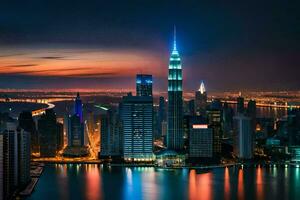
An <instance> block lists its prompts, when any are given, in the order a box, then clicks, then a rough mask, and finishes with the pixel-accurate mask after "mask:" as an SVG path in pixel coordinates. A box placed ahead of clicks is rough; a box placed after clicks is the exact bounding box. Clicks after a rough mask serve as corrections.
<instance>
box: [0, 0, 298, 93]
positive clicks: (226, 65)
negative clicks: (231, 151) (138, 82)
mask: <svg viewBox="0 0 300 200" xmlns="http://www.w3.org/2000/svg"><path fill="white" fill-rule="evenodd" d="M14 2H15V3H14ZM208 2H209V3H208ZM297 2H299V1H290V2H288V1H248V2H247V3H246V1H194V2H193V1H182V2H179V1H175V0H173V1H92V0H86V1H83V0H81V1H76V0H73V1H67V0H61V1H55V0H51V1H50V0H49V1H43V0H26V1H1V5H0V88H1V89H4V88H15V89H18V88H24V89H28V88H29V89H42V88H60V89H61V88H92V89H121V88H123V89H127V88H134V87H135V85H134V84H135V83H134V82H135V80H134V79H135V74H136V73H150V74H153V76H154V88H155V90H156V91H164V90H165V91H166V90H167V69H168V57H169V54H170V50H171V48H172V39H173V26H174V25H176V27H177V47H178V50H179V53H180V55H181V57H182V62H183V74H184V85H183V87H184V90H189V91H191V90H196V89H198V88H199V85H200V81H201V80H204V82H205V84H206V87H207V89H208V90H211V91H228V90H246V89H251V90H295V89H300V78H299V75H300V48H299V45H300V14H299V13H300V12H299V7H300V3H297Z"/></svg>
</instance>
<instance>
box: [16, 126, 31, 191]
mask: <svg viewBox="0 0 300 200" xmlns="http://www.w3.org/2000/svg"><path fill="white" fill-rule="evenodd" d="M17 133H18V165H19V166H18V188H19V189H23V188H25V187H26V186H27V184H28V183H29V182H30V181H31V178H30V154H31V153H30V135H31V134H30V133H29V132H27V131H25V130H24V129H18V130H17Z"/></svg>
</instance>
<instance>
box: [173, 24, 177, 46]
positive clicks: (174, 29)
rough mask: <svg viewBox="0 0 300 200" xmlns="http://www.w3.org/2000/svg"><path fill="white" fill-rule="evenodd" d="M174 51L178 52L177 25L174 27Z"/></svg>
mask: <svg viewBox="0 0 300 200" xmlns="http://www.w3.org/2000/svg"><path fill="white" fill-rule="evenodd" d="M173 50H174V51H177V47H176V25H174V43H173Z"/></svg>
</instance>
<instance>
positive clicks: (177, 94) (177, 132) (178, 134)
mask: <svg viewBox="0 0 300 200" xmlns="http://www.w3.org/2000/svg"><path fill="white" fill-rule="evenodd" d="M182 104H183V102H182V69H181V60H180V57H179V53H178V51H177V47H176V29H174V44H173V50H172V53H171V57H170V63H169V76H168V135H167V147H168V149H172V150H177V151H181V150H183V148H184V138H183V105H182Z"/></svg>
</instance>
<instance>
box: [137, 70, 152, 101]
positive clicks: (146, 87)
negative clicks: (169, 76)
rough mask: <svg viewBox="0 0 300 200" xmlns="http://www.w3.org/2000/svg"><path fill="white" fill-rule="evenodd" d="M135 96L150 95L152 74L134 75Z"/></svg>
mask: <svg viewBox="0 0 300 200" xmlns="http://www.w3.org/2000/svg"><path fill="white" fill-rule="evenodd" d="M136 96H152V75H148V74H137V75H136Z"/></svg>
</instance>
